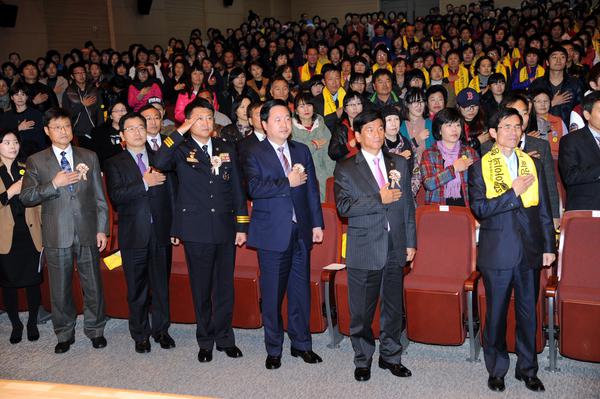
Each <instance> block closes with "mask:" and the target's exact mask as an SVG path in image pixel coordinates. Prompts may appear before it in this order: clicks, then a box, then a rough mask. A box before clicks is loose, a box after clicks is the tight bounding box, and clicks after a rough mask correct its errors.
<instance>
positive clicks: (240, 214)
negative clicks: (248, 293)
mask: <svg viewBox="0 0 600 399" xmlns="http://www.w3.org/2000/svg"><path fill="white" fill-rule="evenodd" d="M184 112H185V121H184V123H183V124H182V125H181V126H180V127H179V128H178V129H177V131H176V132H174V133H172V134H171V135H170V136H169V137H167V138H166V139H165V141H164V143H163V145H162V146H161V147H160V149H159V150H158V152H157V153H156V156H155V159H154V162H155V166H156V167H157V168H158V169H160V170H174V171H175V173H177V179H178V189H177V196H176V200H175V211H174V215H173V227H172V234H171V235H172V236H173V237H176V238H178V239H181V241H182V242H183V244H184V247H185V256H186V260H187V264H188V270H189V275H190V285H191V289H192V296H193V299H194V309H195V312H196V339H197V341H198V346H199V347H200V351H199V352H198V361H200V362H201V363H205V362H210V361H211V360H212V350H213V346H214V345H215V343H216V347H217V350H218V351H224V352H225V353H226V354H227V356H229V357H232V358H237V357H241V356H242V352H241V351H240V349H239V348H238V347H237V346H236V345H235V336H234V333H233V328H232V327H231V322H232V318H233V269H234V263H235V246H236V245H243V244H244V243H245V242H246V231H247V228H248V223H249V218H248V209H247V205H246V195H245V193H244V190H243V188H242V181H241V178H240V172H239V170H238V163H237V155H236V153H235V148H234V147H233V145H232V144H230V143H228V142H226V141H224V140H223V139H220V138H215V137H211V136H213V135H214V129H215V125H214V109H213V107H212V105H211V104H210V103H209V102H208V101H207V100H205V99H203V98H197V99H195V100H194V101H192V102H191V103H190V104H188V105H187V106H186V108H185V111H184ZM187 132H189V136H188V137H184V134H185V133H187ZM186 136H187V135H186Z"/></svg>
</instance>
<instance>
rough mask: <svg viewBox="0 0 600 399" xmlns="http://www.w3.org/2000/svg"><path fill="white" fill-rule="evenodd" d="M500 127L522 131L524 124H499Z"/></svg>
mask: <svg viewBox="0 0 600 399" xmlns="http://www.w3.org/2000/svg"><path fill="white" fill-rule="evenodd" d="M498 128H500V129H502V130H513V131H517V132H520V131H521V129H522V125H520V124H517V125H502V126H498Z"/></svg>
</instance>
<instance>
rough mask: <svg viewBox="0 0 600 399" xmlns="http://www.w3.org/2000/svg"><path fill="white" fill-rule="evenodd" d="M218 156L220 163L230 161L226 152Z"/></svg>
mask: <svg viewBox="0 0 600 399" xmlns="http://www.w3.org/2000/svg"><path fill="white" fill-rule="evenodd" d="M219 156H220V157H221V162H230V161H231V159H230V158H229V153H228V152H222V153H221V154H219Z"/></svg>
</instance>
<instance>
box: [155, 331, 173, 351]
mask: <svg viewBox="0 0 600 399" xmlns="http://www.w3.org/2000/svg"><path fill="white" fill-rule="evenodd" d="M154 342H157V343H159V344H160V347H161V348H163V349H171V348H174V347H175V340H174V339H173V338H171V336H170V335H169V333H168V332H163V333H160V334H158V335H157V336H156V337H154Z"/></svg>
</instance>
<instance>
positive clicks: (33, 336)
mask: <svg viewBox="0 0 600 399" xmlns="http://www.w3.org/2000/svg"><path fill="white" fill-rule="evenodd" d="M27 339H28V340H29V341H37V340H38V339H40V330H38V328H37V326H36V325H35V324H27Z"/></svg>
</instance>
